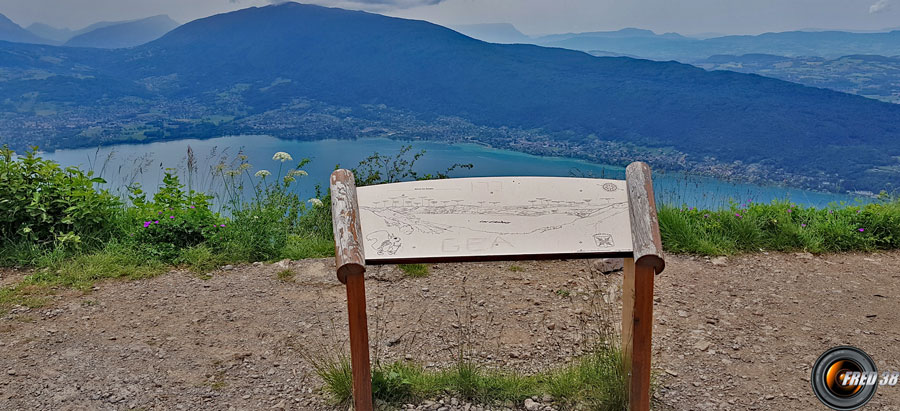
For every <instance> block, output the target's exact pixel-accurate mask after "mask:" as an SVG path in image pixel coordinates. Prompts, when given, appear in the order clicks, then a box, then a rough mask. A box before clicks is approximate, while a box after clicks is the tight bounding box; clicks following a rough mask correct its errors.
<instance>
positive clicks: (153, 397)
mask: <svg viewBox="0 0 900 411" xmlns="http://www.w3.org/2000/svg"><path fill="white" fill-rule="evenodd" d="M717 263H718V264H719V265H714V264H712V263H711V262H710V261H709V260H708V259H703V258H691V257H684V256H672V257H670V259H669V263H668V268H667V270H666V271H665V272H664V273H663V274H662V275H660V276H659V277H657V285H656V292H657V296H658V298H657V302H656V304H655V310H656V311H655V314H656V323H655V329H654V341H653V345H654V356H653V361H654V368H655V369H656V370H657V371H658V383H659V386H660V388H659V390H658V391H657V392H656V394H655V400H656V403H657V404H656V406H657V409H663V410H670V409H671V410H711V409H734V410H744V409H760V410H763V409H773V410H774V409H777V410H809V409H824V407H823V406H821V405H820V404H819V403H818V400H816V398H815V397H814V396H813V394H812V392H811V390H810V387H809V373H810V369H811V366H812V363H813V362H814V361H815V359H816V358H817V357H818V355H819V354H821V353H822V352H824V351H825V350H826V349H827V348H830V347H832V346H835V345H841V344H850V345H855V346H858V347H860V348H862V349H863V350H865V351H866V352H868V353H869V355H870V356H872V358H873V359H874V360H875V362H876V364H877V365H878V367H879V369H880V370H889V369H893V370H900V349H898V348H896V347H898V343H900V285H898V283H900V269H898V268H897V267H900V253H898V252H891V253H876V254H838V255H827V256H815V257H814V256H810V255H805V254H798V255H795V254H770V255H765V254H755V255H747V256H740V257H734V258H728V259H727V260H725V261H724V265H721V264H722V263H723V262H722V261H719V260H717ZM282 265H284V264H282ZM287 266H289V267H287ZM285 268H291V269H292V270H293V271H294V272H295V273H296V274H295V275H294V276H293V278H292V280H290V281H284V280H282V279H279V278H278V275H277V273H278V272H279V271H282V270H284V269H285ZM333 269H334V267H333V261H332V260H331V259H319V260H304V261H296V262H291V263H289V264H287V265H286V266H280V265H279V264H271V265H269V264H267V265H262V266H252V265H248V266H239V267H236V268H235V269H233V270H228V271H217V272H214V273H212V277H211V278H210V279H208V280H204V279H201V278H198V277H197V276H195V275H192V274H189V273H186V272H180V271H176V272H171V273H169V274H166V275H162V276H159V277H156V278H152V279H148V280H139V281H130V282H126V281H112V282H105V283H102V284H101V285H100V286H99V287H98V289H97V290H95V291H93V292H91V293H88V294H84V295H79V294H78V293H66V295H62V296H60V297H57V298H56V300H55V302H54V303H53V304H52V305H51V306H49V307H46V308H42V309H26V308H16V309H13V310H12V311H11V312H10V313H9V314H7V315H6V316H5V317H4V318H2V319H0V352H2V353H3V354H2V355H0V409H4V410H5V409H10V410H12V409H129V408H144V409H229V408H234V409H260V408H269V409H272V408H276V409H279V408H280V409H332V408H336V407H335V406H334V405H332V404H330V403H329V401H328V399H327V398H325V397H324V395H323V394H321V393H319V391H318V389H319V388H320V387H321V381H319V379H318V377H317V376H316V375H315V374H314V373H313V372H312V370H311V367H310V366H309V364H308V363H307V362H306V361H305V360H304V356H309V355H313V356H321V355H324V353H326V352H336V351H339V350H341V349H342V348H343V347H345V346H346V345H347V341H346V321H347V320H346V312H345V310H346V306H345V300H344V299H345V294H344V289H343V286H342V285H341V284H340V283H338V282H337V280H336V279H335V276H334V271H333ZM5 275H6V272H4V278H5ZM620 283H621V275H619V274H612V275H602V274H597V273H593V272H592V270H591V268H590V264H589V262H587V261H543V262H515V263H505V262H504V263H472V264H438V265H432V266H431V274H430V276H428V277H424V278H407V277H404V276H403V275H402V273H401V272H400V271H399V270H398V269H397V268H396V267H394V266H385V267H381V268H372V269H371V270H370V272H369V281H367V292H368V298H369V315H370V317H369V322H370V331H371V338H370V339H371V341H372V346H373V351H377V352H375V353H373V356H374V357H375V358H380V359H382V360H383V361H391V360H397V359H410V360H413V361H417V362H420V363H423V364H425V365H426V366H431V367H441V366H446V365H448V364H452V363H453V362H454V361H455V358H456V356H457V355H458V353H459V352H460V344H461V346H462V347H463V348H464V352H465V353H467V355H470V356H471V357H472V358H473V359H475V360H476V361H477V362H479V363H481V364H484V365H486V366H491V367H503V368H506V369H517V370H522V371H523V372H529V371H534V370H539V369H546V368H548V367H554V366H558V365H559V364H561V363H563V362H565V361H566V360H567V359H568V358H571V357H572V356H574V355H578V354H579V353H580V352H581V350H582V349H583V348H585V345H586V344H585V343H584V337H585V335H586V334H588V331H587V329H586V328H589V327H590V325H591V322H592V321H596V316H597V315H599V316H604V315H605V316H609V317H611V318H614V319H616V320H618V315H619V314H618V312H606V313H598V312H597V308H596V307H597V306H598V305H597V301H599V300H602V299H603V298H604V297H605V298H607V299H609V298H612V303H613V306H615V302H616V300H617V298H618V287H619V284H620ZM600 306H602V304H601V305H600ZM520 406H521V405H520ZM543 406H546V407H552V406H554V405H553V404H552V403H544V404H543ZM869 407H870V408H871V409H879V410H900V387H882V388H880V389H879V391H878V394H877V395H876V397H875V398H874V399H873V400H872V402H871V403H870V406H869ZM337 408H342V409H346V406H344V407H337Z"/></svg>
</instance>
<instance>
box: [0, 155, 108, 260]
mask: <svg viewBox="0 0 900 411" xmlns="http://www.w3.org/2000/svg"><path fill="white" fill-rule="evenodd" d="M0 161H2V163H3V164H2V165H0V210H2V212H0V239H2V241H3V242H4V243H7V244H4V247H6V246H8V245H9V244H10V243H22V242H25V243H28V244H31V245H34V246H37V247H38V248H44V247H46V246H72V245H74V246H79V245H81V243H89V245H92V246H96V245H98V244H100V243H102V242H104V241H106V240H109V239H110V238H112V237H114V236H115V234H116V232H115V227H116V222H117V217H118V215H119V213H120V211H121V202H120V201H119V200H118V199H117V198H116V197H115V196H113V195H111V194H110V193H109V192H108V191H107V190H103V189H97V188H96V187H95V184H101V183H105V181H104V180H103V179H101V178H99V177H94V175H93V172H91V171H88V172H85V171H83V170H81V169H79V168H77V167H67V168H65V169H62V168H60V166H59V165H58V164H57V163H55V162H53V161H49V160H44V159H43V158H41V157H39V156H37V147H34V148H32V149H31V150H28V151H27V152H26V153H25V155H23V156H16V155H15V153H14V152H13V151H12V150H10V149H9V148H7V147H6V146H4V147H3V148H2V149H0Z"/></svg>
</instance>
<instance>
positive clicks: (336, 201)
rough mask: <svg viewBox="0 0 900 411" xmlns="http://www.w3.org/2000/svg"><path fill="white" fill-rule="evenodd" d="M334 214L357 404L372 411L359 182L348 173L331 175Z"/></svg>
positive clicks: (336, 256)
mask: <svg viewBox="0 0 900 411" xmlns="http://www.w3.org/2000/svg"><path fill="white" fill-rule="evenodd" d="M331 211H332V223H333V225H334V260H335V266H336V268H337V277H338V280H340V282H342V283H344V284H345V285H346V286H347V313H348V315H349V322H350V367H351V371H352V373H353V403H354V406H355V409H356V411H371V410H372V377H371V375H372V373H371V369H370V364H369V330H368V325H367V322H366V284H365V273H366V258H365V254H364V251H363V245H362V228H361V227H360V223H359V206H358V204H357V200H356V181H355V177H354V176H353V173H351V172H350V171H348V170H343V169H341V170H336V171H335V172H334V173H332V174H331Z"/></svg>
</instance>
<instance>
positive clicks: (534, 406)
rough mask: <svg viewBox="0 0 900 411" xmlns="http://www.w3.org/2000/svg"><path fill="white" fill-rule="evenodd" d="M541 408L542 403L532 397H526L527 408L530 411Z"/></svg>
mask: <svg viewBox="0 0 900 411" xmlns="http://www.w3.org/2000/svg"><path fill="white" fill-rule="evenodd" d="M540 408H541V404H540V403H539V402H535V401H534V400H532V399H531V398H526V399H525V409H526V410H528V411H537V410H539V409H540Z"/></svg>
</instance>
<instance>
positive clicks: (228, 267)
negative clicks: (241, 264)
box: [222, 264, 234, 271]
mask: <svg viewBox="0 0 900 411" xmlns="http://www.w3.org/2000/svg"><path fill="white" fill-rule="evenodd" d="M222 269H223V270H225V271H231V270H234V266H233V265H231V264H228V265H226V266H224V267H222Z"/></svg>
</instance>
